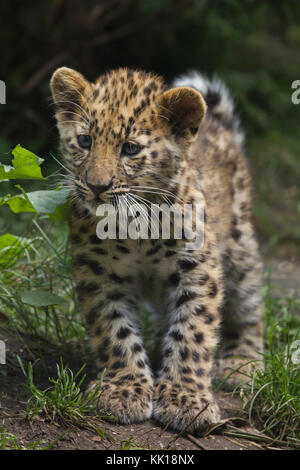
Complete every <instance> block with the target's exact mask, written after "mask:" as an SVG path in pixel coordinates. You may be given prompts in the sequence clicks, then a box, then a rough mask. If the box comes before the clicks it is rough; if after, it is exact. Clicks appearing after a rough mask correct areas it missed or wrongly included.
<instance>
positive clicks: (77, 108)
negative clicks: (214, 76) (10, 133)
mask: <svg viewBox="0 0 300 470" xmlns="http://www.w3.org/2000/svg"><path fill="white" fill-rule="evenodd" d="M51 91H52V96H53V100H54V104H55V106H56V114H55V115H56V119H57V125H58V129H59V133H60V149H61V152H62V155H63V157H64V166H65V167H66V169H67V175H66V178H67V181H68V185H69V187H71V191H72V193H73V194H72V196H73V197H74V198H78V199H80V200H82V201H83V203H84V205H85V206H86V207H87V208H88V209H89V210H90V211H91V212H92V213H95V211H96V208H97V206H98V205H99V203H101V202H110V201H111V200H113V201H116V199H118V197H119V196H120V195H125V194H126V195H127V196H128V198H133V199H135V198H136V199H138V198H143V197H144V198H145V196H146V199H147V200H148V201H149V200H150V199H151V200H153V198H154V199H155V198H157V195H158V193H159V191H160V190H163V189H164V188H167V187H169V186H170V183H171V181H172V178H174V175H175V174H176V172H177V171H178V168H179V166H180V162H181V161H182V158H184V154H185V153H186V151H187V148H188V147H189V145H190V144H191V142H192V141H193V140H194V139H195V136H196V133H197V130H198V127H199V125H200V123H201V121H202V119H203V117H204V115H205V111H206V106H205V102H204V100H203V98H202V96H201V95H200V93H198V92H197V91H196V90H194V89H192V88H188V87H178V88H171V89H167V87H166V86H165V85H164V82H163V80H162V79H161V78H160V77H158V76H156V75H153V74H151V73H145V72H142V71H137V70H129V69H118V70H113V71H111V72H108V73H105V74H104V75H101V76H100V77H99V78H98V80H96V82H94V83H91V82H89V81H88V80H86V79H85V78H84V77H83V76H82V75H81V74H80V73H78V72H76V71H75V70H72V69H69V68H66V67H62V68H59V69H57V70H56V71H55V72H54V74H53V76H52V78H51ZM143 193H144V194H143ZM140 200H141V199H140Z"/></svg>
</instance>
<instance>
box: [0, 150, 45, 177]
mask: <svg viewBox="0 0 300 470" xmlns="http://www.w3.org/2000/svg"><path fill="white" fill-rule="evenodd" d="M12 154H13V156H14V158H13V160H12V164H13V166H10V165H4V164H0V180H3V179H4V180H11V179H38V180H40V179H44V177H43V175H42V172H41V169H40V165H41V163H42V162H43V161H44V160H43V159H42V158H39V157H37V156H36V155H35V154H34V153H32V152H30V151H29V150H26V149H24V148H23V147H21V145H17V146H16V147H15V148H14V150H13V151H12Z"/></svg>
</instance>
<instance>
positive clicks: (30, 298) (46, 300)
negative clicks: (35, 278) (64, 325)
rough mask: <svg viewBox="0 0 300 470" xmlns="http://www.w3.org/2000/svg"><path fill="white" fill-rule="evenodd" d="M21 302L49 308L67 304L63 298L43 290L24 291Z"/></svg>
mask: <svg viewBox="0 0 300 470" xmlns="http://www.w3.org/2000/svg"><path fill="white" fill-rule="evenodd" d="M21 300H22V302H24V303H25V304H29V305H32V306H33V307H48V306H49V305H61V304H63V303H65V302H66V301H65V299H64V298H63V297H60V296H59V295H56V294H53V293H52V292H48V291H43V290H29V291H23V292H22V293H21Z"/></svg>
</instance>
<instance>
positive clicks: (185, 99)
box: [157, 87, 206, 142]
mask: <svg viewBox="0 0 300 470" xmlns="http://www.w3.org/2000/svg"><path fill="white" fill-rule="evenodd" d="M157 105H158V108H159V115H160V116H161V118H162V119H163V120H164V121H167V122H168V124H169V126H170V127H171V131H172V133H173V134H174V135H175V137H177V138H178V139H179V140H180V139H185V140H187V141H189V142H191V141H192V140H194V138H195V136H196V134H197V131H198V128H199V126H200V124H201V122H202V120H203V119H204V116H205V113H206V104H205V101H204V99H203V98H202V95H201V94H200V93H199V92H198V91H196V90H194V89H193V88H190V87H176V88H171V89H170V90H167V91H165V92H164V93H163V94H162V95H160V96H159V97H158V101H157Z"/></svg>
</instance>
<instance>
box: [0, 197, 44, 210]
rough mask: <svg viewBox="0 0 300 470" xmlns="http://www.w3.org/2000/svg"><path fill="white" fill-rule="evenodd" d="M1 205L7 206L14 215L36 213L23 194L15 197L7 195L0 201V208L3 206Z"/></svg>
mask: <svg viewBox="0 0 300 470" xmlns="http://www.w3.org/2000/svg"><path fill="white" fill-rule="evenodd" d="M3 204H7V205H8V206H9V207H10V209H11V210H12V211H13V212H14V213H15V214H18V213H19V212H36V210H35V208H34V207H33V205H32V204H31V202H30V201H29V199H28V198H26V195H25V194H17V195H16V196H10V195H9V194H8V195H6V196H4V197H2V198H1V199H0V206H3Z"/></svg>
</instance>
